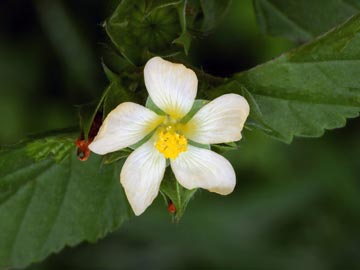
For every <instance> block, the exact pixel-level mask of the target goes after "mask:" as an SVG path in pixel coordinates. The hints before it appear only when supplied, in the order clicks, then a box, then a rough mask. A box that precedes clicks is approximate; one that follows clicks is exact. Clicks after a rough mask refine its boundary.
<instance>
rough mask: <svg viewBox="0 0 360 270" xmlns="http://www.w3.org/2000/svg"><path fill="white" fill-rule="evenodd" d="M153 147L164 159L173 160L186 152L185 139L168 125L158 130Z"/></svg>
mask: <svg viewBox="0 0 360 270" xmlns="http://www.w3.org/2000/svg"><path fill="white" fill-rule="evenodd" d="M155 147H156V149H157V150H158V151H159V152H160V153H162V154H163V155H164V156H165V158H172V159H175V158H177V156H178V155H179V154H180V153H181V152H185V151H186V150H187V139H186V138H185V137H184V135H181V134H179V133H178V132H176V130H175V127H174V126H173V125H169V126H166V127H163V128H160V129H159V131H158V140H157V142H156V143H155Z"/></svg>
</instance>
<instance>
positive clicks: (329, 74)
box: [209, 15, 360, 142]
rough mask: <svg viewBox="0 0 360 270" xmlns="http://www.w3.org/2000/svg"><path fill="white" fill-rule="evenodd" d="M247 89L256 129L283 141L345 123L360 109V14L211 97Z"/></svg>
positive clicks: (240, 76)
mask: <svg viewBox="0 0 360 270" xmlns="http://www.w3.org/2000/svg"><path fill="white" fill-rule="evenodd" d="M242 86H245V87H246V89H247V90H246V89H245V88H242ZM244 89H245V90H246V91H245V90H244ZM244 91H245V92H246V93H245V96H246V97H247V99H248V101H249V103H250V106H251V113H250V117H251V120H252V121H253V122H254V127H258V128H260V129H262V130H263V131H265V132H266V133H268V134H270V135H271V136H273V137H276V138H278V139H280V140H283V141H286V142H291V140H292V138H293V136H305V137H317V136H321V135H322V134H323V133H324V130H325V129H333V128H338V127H343V126H344V125H345V123H346V118H350V117H356V116H358V114H359V111H360V15H357V16H355V17H353V18H352V19H351V20H349V21H348V22H346V23H345V24H344V25H342V26H340V27H338V28H336V29H334V30H333V31H331V32H329V33H328V34H327V35H325V36H322V37H320V38H318V39H317V40H315V41H314V42H312V43H309V44H306V45H304V46H302V47H300V48H298V49H296V50H293V51H291V52H290V53H288V54H285V55H282V56H281V57H279V58H277V59H275V60H273V61H270V62H268V63H265V64H263V65H260V66H258V67H255V68H253V69H251V70H249V71H245V72H242V73H239V74H237V75H235V76H234V77H233V81H230V82H229V83H227V84H225V85H223V86H220V87H219V88H217V89H214V90H213V91H212V92H209V95H210V96H211V95H212V97H216V96H218V95H220V94H222V93H228V92H233V93H240V94H243V95H244Z"/></svg>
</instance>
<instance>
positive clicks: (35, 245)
mask: <svg viewBox="0 0 360 270" xmlns="http://www.w3.org/2000/svg"><path fill="white" fill-rule="evenodd" d="M74 140H75V136H74V135H73V134H60V135H57V136H51V137H47V138H44V139H39V140H32V141H27V142H23V143H21V144H18V145H15V146H12V147H6V148H4V147H3V148H1V150H0V220H1V222H0V231H1V234H0V268H1V269H3V268H4V267H6V268H23V267H25V266H27V265H28V264H30V263H31V262H35V261H40V260H42V259H44V258H45V257H47V256H48V255H49V254H50V253H53V252H58V251H59V250H60V249H62V248H63V247H65V246H66V245H69V246H73V245H76V244H78V243H80V242H82V241H91V242H94V241H96V240H97V239H99V238H101V237H104V236H105V234H107V233H108V232H111V231H114V230H115V229H117V228H118V227H119V226H120V225H121V224H122V223H123V222H124V221H125V220H126V219H127V218H128V217H129V216H130V215H131V211H130V210H129V207H128V204H127V202H126V199H125V196H124V193H123V191H122V189H121V186H120V184H119V180H118V178H119V172H120V168H121V166H122V162H121V161H120V162H117V163H113V164H112V165H108V166H102V165H101V162H102V161H101V158H100V157H99V156H96V155H94V154H92V155H91V156H90V158H89V159H88V161H86V162H81V161H79V160H78V159H77V157H76V154H75V152H76V150H75V143H74Z"/></svg>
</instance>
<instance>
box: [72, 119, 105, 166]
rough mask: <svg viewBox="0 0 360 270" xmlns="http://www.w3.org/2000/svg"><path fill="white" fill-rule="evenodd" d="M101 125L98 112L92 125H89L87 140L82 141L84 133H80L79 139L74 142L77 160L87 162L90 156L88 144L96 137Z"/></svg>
mask: <svg viewBox="0 0 360 270" xmlns="http://www.w3.org/2000/svg"><path fill="white" fill-rule="evenodd" d="M101 124H102V114H101V113H99V112H98V113H97V114H96V115H95V118H94V121H93V123H92V124H91V128H90V131H89V136H88V139H87V140H85V139H84V133H83V132H82V133H81V134H80V137H79V138H78V139H77V140H76V141H75V144H76V147H77V156H78V158H79V160H81V161H86V160H88V158H89V156H90V154H91V152H90V149H89V144H90V143H91V142H92V141H93V140H94V138H95V136H96V135H97V133H98V131H99V129H100V126H101Z"/></svg>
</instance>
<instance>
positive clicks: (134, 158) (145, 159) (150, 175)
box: [120, 140, 166, 216]
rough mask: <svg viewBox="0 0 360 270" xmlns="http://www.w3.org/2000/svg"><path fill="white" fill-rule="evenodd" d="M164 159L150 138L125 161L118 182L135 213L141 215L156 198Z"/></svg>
mask: <svg viewBox="0 0 360 270" xmlns="http://www.w3.org/2000/svg"><path fill="white" fill-rule="evenodd" d="M165 167H166V159H165V158H164V156H163V155H162V154H160V153H159V152H158V151H157V150H156V149H155V147H154V142H153V141H152V140H150V141H148V142H146V143H144V144H143V145H142V146H140V147H139V148H137V149H136V150H135V151H134V152H132V153H131V154H130V156H129V157H128V158H127V160H126V161H125V164H124V166H123V168H122V170H121V174H120V182H121V184H122V185H123V187H124V190H125V193H126V196H127V198H128V201H129V203H130V205H131V207H132V209H133V211H134V213H135V215H137V216H139V215H141V214H142V213H143V212H144V211H145V209H146V208H147V207H148V206H149V205H150V204H151V203H152V202H153V200H154V199H155V198H156V196H157V194H158V192H159V188H160V183H161V180H162V179H163V177H164V173H165Z"/></svg>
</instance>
